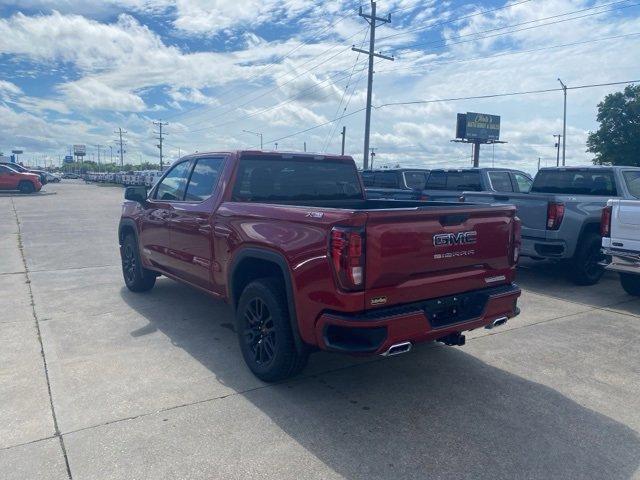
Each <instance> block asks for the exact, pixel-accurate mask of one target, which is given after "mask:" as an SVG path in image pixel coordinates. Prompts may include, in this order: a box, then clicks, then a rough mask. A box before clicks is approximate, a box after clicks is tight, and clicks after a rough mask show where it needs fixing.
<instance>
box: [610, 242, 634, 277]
mask: <svg viewBox="0 0 640 480" xmlns="http://www.w3.org/2000/svg"><path fill="white" fill-rule="evenodd" d="M602 253H604V254H605V255H606V256H607V257H609V258H610V259H611V261H610V262H609V263H607V264H606V265H605V266H606V268H607V270H612V271H614V272H623V273H635V274H638V275H640V253H638V252H630V251H624V250H613V249H610V248H603V249H602Z"/></svg>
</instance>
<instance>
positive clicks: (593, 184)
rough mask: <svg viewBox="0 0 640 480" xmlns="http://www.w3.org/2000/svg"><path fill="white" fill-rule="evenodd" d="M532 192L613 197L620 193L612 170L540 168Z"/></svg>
mask: <svg viewBox="0 0 640 480" xmlns="http://www.w3.org/2000/svg"><path fill="white" fill-rule="evenodd" d="M531 192H533V193H560V194H566V195H594V196H612V197H615V196H617V194H618V193H617V191H616V182H615V179H614V177H613V172H612V171H611V170H540V171H539V172H538V174H537V175H536V178H535V179H534V181H533V186H532V187H531Z"/></svg>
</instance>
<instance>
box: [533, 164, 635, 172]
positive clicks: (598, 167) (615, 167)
mask: <svg viewBox="0 0 640 480" xmlns="http://www.w3.org/2000/svg"><path fill="white" fill-rule="evenodd" d="M629 169H631V170H640V167H633V166H631V165H629V166H625V165H571V166H569V165H566V166H564V167H544V168H541V169H540V171H542V170H547V171H549V170H551V171H556V170H559V171H563V170H629Z"/></svg>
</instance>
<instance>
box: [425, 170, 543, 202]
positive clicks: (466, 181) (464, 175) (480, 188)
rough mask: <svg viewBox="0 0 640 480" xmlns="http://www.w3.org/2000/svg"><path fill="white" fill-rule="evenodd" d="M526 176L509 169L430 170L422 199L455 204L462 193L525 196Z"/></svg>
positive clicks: (527, 186) (526, 189) (528, 185)
mask: <svg viewBox="0 0 640 480" xmlns="http://www.w3.org/2000/svg"><path fill="white" fill-rule="evenodd" d="M532 181H533V180H532V179H531V177H530V176H529V174H527V173H524V172H521V171H520V170H512V169H509V168H484V167H483V168H460V169H438V170H431V173H430V174H429V178H427V183H426V185H425V189H424V190H423V191H422V194H423V196H425V197H426V198H429V200H436V201H458V200H459V199H460V195H462V192H469V191H472V192H490V193H495V192H500V193H503V192H504V193H514V192H518V193H526V192H528V191H529V189H530V188H531V183H532Z"/></svg>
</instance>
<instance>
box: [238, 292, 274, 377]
mask: <svg viewBox="0 0 640 480" xmlns="http://www.w3.org/2000/svg"><path fill="white" fill-rule="evenodd" d="M244 318H245V321H246V323H245V330H244V338H245V342H246V343H247V346H248V347H249V351H250V352H251V354H252V355H253V361H254V362H255V363H256V364H257V365H261V366H263V365H264V366H266V365H268V364H269V363H270V362H272V361H273V358H274V356H275V352H276V348H277V341H278V339H277V337H276V331H275V328H274V324H273V318H272V317H271V312H270V311H269V307H268V306H267V304H266V303H265V302H264V301H263V300H262V299H261V298H254V299H253V300H251V301H250V302H249V304H248V305H247V308H246V309H245V312H244Z"/></svg>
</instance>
